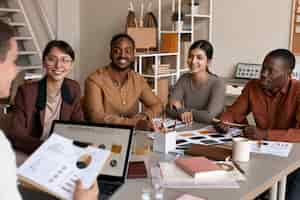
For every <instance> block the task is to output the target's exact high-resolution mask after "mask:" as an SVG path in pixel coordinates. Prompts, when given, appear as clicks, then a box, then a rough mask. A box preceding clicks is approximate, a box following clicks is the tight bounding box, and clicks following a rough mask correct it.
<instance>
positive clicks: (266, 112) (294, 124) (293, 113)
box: [221, 80, 300, 142]
mask: <svg viewBox="0 0 300 200" xmlns="http://www.w3.org/2000/svg"><path fill="white" fill-rule="evenodd" d="M250 112H252V114H253V116H254V120H255V122H256V126H257V127H258V128H262V129H267V130H268V135H267V139H269V140H276V141H288V142H300V81H297V80H289V81H288V83H287V84H286V85H285V86H284V87H283V88H282V89H281V90H280V91H279V92H277V93H276V94H271V93H269V92H267V91H265V90H263V89H262V88H261V86H260V85H259V81H258V80H252V81H249V82H248V83H247V85H246V86H245V88H244V90H243V92H242V94H241V95H240V96H239V97H238V98H237V100H236V101H235V102H234V104H233V105H232V106H230V107H229V108H228V109H227V111H226V112H224V113H222V115H221V120H222V121H227V122H236V123H243V122H245V121H246V116H247V115H248V114H249V113H250Z"/></svg>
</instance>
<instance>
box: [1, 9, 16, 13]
mask: <svg viewBox="0 0 300 200" xmlns="http://www.w3.org/2000/svg"><path fill="white" fill-rule="evenodd" d="M0 12H7V13H18V12H21V10H20V9H13V8H0Z"/></svg>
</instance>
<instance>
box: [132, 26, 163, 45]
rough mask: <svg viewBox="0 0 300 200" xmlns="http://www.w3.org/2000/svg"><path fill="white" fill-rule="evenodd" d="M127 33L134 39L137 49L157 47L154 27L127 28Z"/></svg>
mask: <svg viewBox="0 0 300 200" xmlns="http://www.w3.org/2000/svg"><path fill="white" fill-rule="evenodd" d="M127 34H128V35H130V36H131V37H132V38H133V39H134V41H135V47H136V49H137V50H141V49H143V50H145V49H152V48H157V29H156V28H127Z"/></svg>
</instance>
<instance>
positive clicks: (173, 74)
mask: <svg viewBox="0 0 300 200" xmlns="http://www.w3.org/2000/svg"><path fill="white" fill-rule="evenodd" d="M141 75H142V76H143V77H145V78H166V77H171V76H176V75H177V74H176V73H171V74H157V75H154V74H141Z"/></svg>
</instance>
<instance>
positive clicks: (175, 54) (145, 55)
mask: <svg viewBox="0 0 300 200" xmlns="http://www.w3.org/2000/svg"><path fill="white" fill-rule="evenodd" d="M177 55H178V52H174V53H163V52H157V51H156V52H148V53H146V52H145V53H136V54H135V56H136V57H155V56H177Z"/></svg>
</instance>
